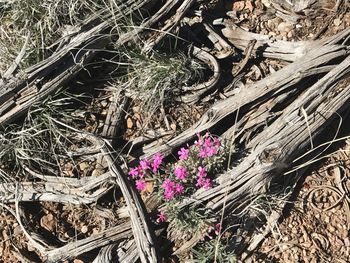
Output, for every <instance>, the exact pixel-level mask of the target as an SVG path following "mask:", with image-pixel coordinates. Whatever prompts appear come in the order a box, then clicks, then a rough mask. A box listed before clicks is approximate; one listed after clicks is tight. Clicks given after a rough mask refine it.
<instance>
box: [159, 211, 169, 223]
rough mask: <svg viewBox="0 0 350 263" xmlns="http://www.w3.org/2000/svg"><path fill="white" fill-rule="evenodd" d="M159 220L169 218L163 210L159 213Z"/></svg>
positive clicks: (162, 220)
mask: <svg viewBox="0 0 350 263" xmlns="http://www.w3.org/2000/svg"><path fill="white" fill-rule="evenodd" d="M157 216H158V219H157V221H158V222H165V221H166V220H167V217H166V215H165V213H164V212H163V211H161V212H160V213H159V214H158V215H157Z"/></svg>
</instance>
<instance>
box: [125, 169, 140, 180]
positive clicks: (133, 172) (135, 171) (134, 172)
mask: <svg viewBox="0 0 350 263" xmlns="http://www.w3.org/2000/svg"><path fill="white" fill-rule="evenodd" d="M141 174H142V172H141V170H140V168H139V167H134V168H132V169H131V170H130V171H129V172H128V175H130V176H131V177H132V178H136V177H138V176H140V175H141Z"/></svg>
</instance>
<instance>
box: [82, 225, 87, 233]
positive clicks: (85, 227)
mask: <svg viewBox="0 0 350 263" xmlns="http://www.w3.org/2000/svg"><path fill="white" fill-rule="evenodd" d="M81 232H82V233H83V234H86V233H87V232H88V227H87V226H86V225H83V227H82V228H81Z"/></svg>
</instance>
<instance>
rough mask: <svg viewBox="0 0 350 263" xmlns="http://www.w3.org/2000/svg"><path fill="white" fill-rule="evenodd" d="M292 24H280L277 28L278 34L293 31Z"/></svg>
mask: <svg viewBox="0 0 350 263" xmlns="http://www.w3.org/2000/svg"><path fill="white" fill-rule="evenodd" d="M293 27H294V26H293V24H291V23H288V22H282V23H280V24H279V25H278V26H277V30H278V31H279V32H281V33H282V32H286V33H288V32H289V31H291V30H292V29H293Z"/></svg>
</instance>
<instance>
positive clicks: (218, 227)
mask: <svg viewBox="0 0 350 263" xmlns="http://www.w3.org/2000/svg"><path fill="white" fill-rule="evenodd" d="M220 233H221V224H220V223H217V224H216V225H215V235H219V234H220Z"/></svg>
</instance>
